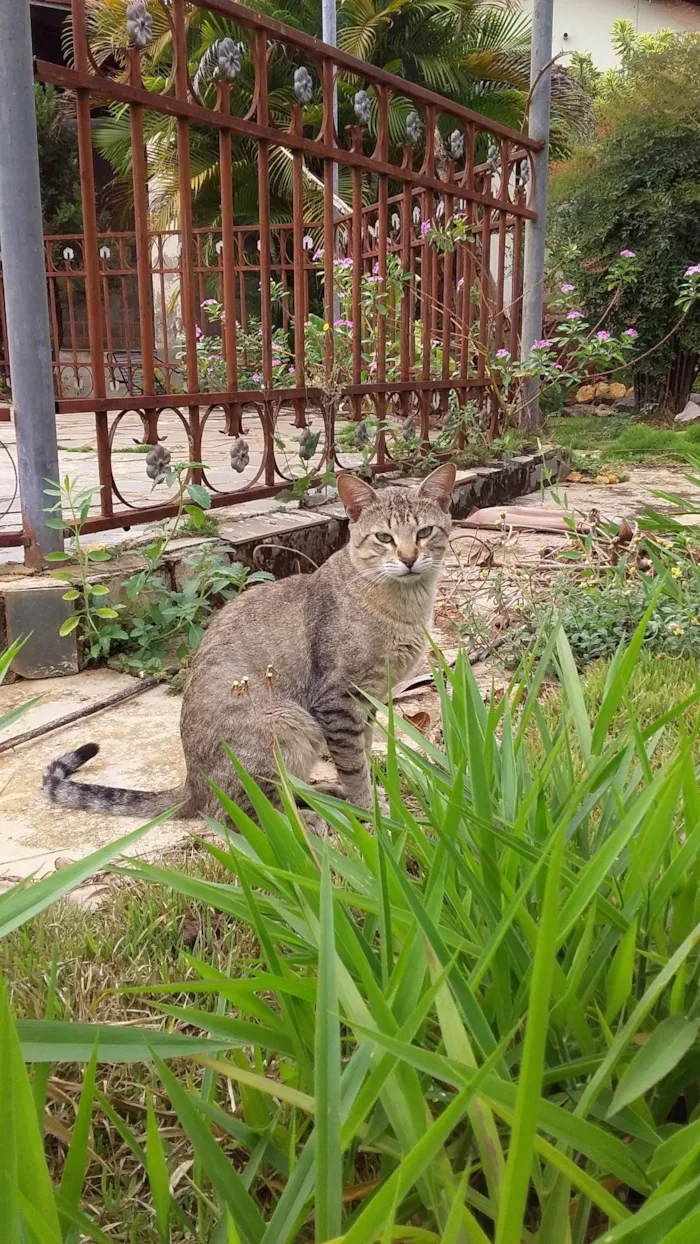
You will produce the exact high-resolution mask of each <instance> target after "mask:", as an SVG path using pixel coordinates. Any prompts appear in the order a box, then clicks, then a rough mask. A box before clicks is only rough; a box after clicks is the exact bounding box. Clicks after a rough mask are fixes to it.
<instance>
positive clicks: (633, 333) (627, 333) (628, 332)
mask: <svg viewBox="0 0 700 1244" xmlns="http://www.w3.org/2000/svg"><path fill="white" fill-rule="evenodd" d="M622 336H623V337H632V338H634V337H638V336H639V333H638V332H637V330H636V328H626V329H625V331H624V333H623V334H622Z"/></svg>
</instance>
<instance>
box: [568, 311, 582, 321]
mask: <svg viewBox="0 0 700 1244" xmlns="http://www.w3.org/2000/svg"><path fill="white" fill-rule="evenodd" d="M566 318H567V320H582V319H583V312H582V311H569V313H568V315H567V317H566Z"/></svg>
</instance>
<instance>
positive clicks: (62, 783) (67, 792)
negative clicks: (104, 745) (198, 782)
mask: <svg viewBox="0 0 700 1244" xmlns="http://www.w3.org/2000/svg"><path fill="white" fill-rule="evenodd" d="M99 750H100V749H99V747H98V746H97V743H84V744H83V746H82V747H78V748H77V749H76V750H75V751H74V752H66V753H65V754H64V755H63V756H59V757H58V759H57V760H53V761H52V762H51V764H50V765H49V767H48V769H47V770H46V773H45V774H44V780H43V783H42V785H43V788H44V790H45V791H46V794H47V795H48V797H49V799H52V800H53V802H54V803H60V804H63V806H64V807H68V808H82V809H83V811H85V812H109V813H112V814H113V815H114V816H147V817H153V816H158V815H159V814H160V813H161V812H167V811H168V809H169V808H174V807H175V806H176V805H178V804H183V803H186V801H187V787H186V786H185V785H183V786H178V787H176V788H175V789H174V790H162V791H148V790H126V789H124V788H123V787H119V786H98V785H96V784H95V785H93V784H88V783H87V782H72V781H71V780H70V779H71V776H72V774H74V773H76V772H77V770H78V769H81V768H82V766H83V765H84V764H86V762H87V761H88V760H92V758H93V756H96V755H97V753H98V752H99ZM184 814H185V809H184V808H180V810H179V815H180V816H182V815H184Z"/></svg>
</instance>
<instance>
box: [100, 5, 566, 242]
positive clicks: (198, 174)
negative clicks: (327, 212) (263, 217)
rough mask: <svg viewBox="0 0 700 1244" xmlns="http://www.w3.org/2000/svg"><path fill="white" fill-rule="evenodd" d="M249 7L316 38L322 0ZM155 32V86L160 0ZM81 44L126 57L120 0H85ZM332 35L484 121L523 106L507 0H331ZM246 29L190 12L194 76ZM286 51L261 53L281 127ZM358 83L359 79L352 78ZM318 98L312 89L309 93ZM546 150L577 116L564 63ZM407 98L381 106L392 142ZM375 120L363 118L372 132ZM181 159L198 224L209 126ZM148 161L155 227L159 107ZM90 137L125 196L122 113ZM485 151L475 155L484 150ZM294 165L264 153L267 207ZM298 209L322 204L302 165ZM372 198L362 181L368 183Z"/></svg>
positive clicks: (173, 196) (170, 166)
mask: <svg viewBox="0 0 700 1244" xmlns="http://www.w3.org/2000/svg"><path fill="white" fill-rule="evenodd" d="M248 7H249V8H251V9H252V10H253V11H255V12H258V13H261V14H265V15H267V16H271V17H275V18H277V19H278V20H281V21H283V22H285V23H286V24H287V25H290V26H293V27H296V28H297V29H299V30H303V31H304V32H305V33H307V34H310V35H313V36H315V37H317V38H318V37H320V35H321V12H320V0H283V3H282V4H281V5H280V4H279V3H277V2H276V0H251V3H250V4H249V6H248ZM151 11H152V16H153V25H154V33H155V36H156V37H155V39H154V42H153V43H152V44H151V45H150V46H149V48H148V49H147V51H146V53H145V54H144V57H143V66H144V81H145V84H146V85H147V86H148V87H149V88H150V89H153V90H157V89H159V87H161V86H162V85H163V84H164V82H165V81H166V80H167V76H168V72H169V69H170V67H171V63H172V49H171V43H170V32H169V26H168V23H167V19H166V16H165V14H164V11H163V9H162V8H161V6H160V4H153V5H152V10H151ZM88 12H89V22H90V41H91V46H92V50H93V54H94V55H95V56H96V58H97V59H98V60H102V61H105V60H108V59H111V60H112V61H116V62H117V64H119V63H120V62H121V63H123V61H124V53H125V49H126V31H125V20H124V12H125V5H124V0H93V3H92V4H91V6H90V8H89V10H88ZM338 26H339V32H338V43H339V45H340V47H341V48H343V50H344V51H347V52H349V53H352V54H353V55H355V56H357V57H359V58H361V59H363V60H366V61H368V62H369V63H371V64H373V65H378V66H380V67H381V68H383V69H386V70H388V71H390V72H392V73H395V74H397V75H399V76H401V77H403V78H405V79H406V80H407V81H409V82H415V83H419V84H421V85H424V86H426V87H428V88H430V89H432V90H435V91H437V92H439V93H441V94H443V95H445V96H446V97H448V98H450V99H453V100H455V101H457V102H459V103H460V104H463V105H465V106H466V107H469V108H472V109H474V110H475V111H478V112H480V113H481V114H482V115H483V116H486V117H488V118H490V119H492V120H494V121H498V122H501V123H502V124H506V125H510V126H512V127H514V128H517V127H518V126H519V125H520V124H521V122H522V119H523V115H524V109H525V106H526V100H527V92H528V78H529V57H530V50H529V48H530V21H529V18H528V17H526V16H525V15H523V14H522V13H521V12H519V11H518V10H516V9H513V8H512V7H510V6H509V5H507V4H506V5H504V6H500V7H496V6H495V5H490V4H488V3H485V2H484V0H340V6H339V11H338ZM226 36H230V37H231V38H233V39H234V40H236V41H239V40H245V33H244V32H243V31H242V30H240V29H239V28H238V27H236V26H235V24H234V23H232V22H230V21H228V20H227V19H226V18H224V17H222V16H221V15H219V14H216V13H212V12H210V11H208V10H204V9H193V10H192V15H191V22H190V27H189V37H188V51H189V56H190V66H191V72H192V76H194V74H195V73H196V70H197V67H198V65H199V63H200V61H201V58H202V56H204V55H205V54H206V52H207V51H208V49H210V48H211V47H212V45H213V44H215V43H216V41H217V40H219V39H222V38H224V37H226ZM291 52H292V49H290V48H286V47H284V46H281V45H277V46H276V47H275V48H274V50H273V52H272V55H271V57H270V62H269V104H270V112H271V115H272V117H273V118H274V120H275V122H276V123H278V124H279V125H280V126H282V127H284V126H285V125H286V124H287V123H288V120H289V109H290V105H291V104H292V102H293V100H294V95H293V88H292V79H293V71H294V68H295V67H296V65H297V64H298V63H300V61H299V60H292V58H291V55H290V53H291ZM359 85H361V84H359ZM253 87H254V81H253V72H252V66H251V64H250V61H249V59H248V58H247V57H244V58H243V64H242V68H241V73H240V75H239V77H238V78H237V79H236V87H235V90H234V91H232V93H231V107H232V109H233V110H234V111H235V112H237V113H239V114H240V115H243V114H244V113H245V112H247V110H248V108H249V107H250V103H251V100H252V93H253ZM357 88H358V83H357V81H355V80H350V79H349V78H347V77H345V78H341V79H340V81H339V86H338V107H339V128H340V132H341V133H342V132H343V128H344V126H345V125H347V124H351V123H353V122H354V121H355V116H354V113H353V98H354V94H355V92H356V90H357ZM319 96H320V92H319ZM203 98H204V99H205V101H206V102H212V101H213V87H207V86H204V87H203ZM553 100H554V106H553V136H552V137H553V143H552V145H553V150H554V153H555V154H557V155H561V154H564V152H565V150H566V147H567V144H568V143H569V142H570V140H571V136H572V132H573V131H574V130H575V129H576V128H577V127H580V126H581V124H582V123H583V122H584V121H585V120H586V119H587V114H588V108H589V106H590V100H589V97H588V96H587V94H586V93H585V91H583V89H582V88H581V87H580V85H578V84H577V83H576V82H575V81H574V80H573V79H572V78H571V77H570V75H569V74H568V73H567V72H566V71H565V70H558V71H556V72H555V76H554V83H553ZM411 109H412V105H411V104H410V103H409V101H408V100H401V99H393V100H392V104H391V109H390V115H389V131H390V141H391V142H392V143H393V144H394V146H395V147H396V148H400V146H401V144H402V143H403V142H404V141H405V122H406V117H407V114H408V113H409V112H410V111H411ZM304 115H305V123H306V124H308V125H309V126H310V127H312V128H313V129H315V130H317V128H318V124H319V122H320V102H319V100H318V96H317V97H316V98H315V99H314V100H313V101H312V103H311V104H310V105H309V106H308V107H307V108H306V110H305V114H304ZM373 120H374V117H371V118H370V123H369V126H368V133H369V137H370V139H371V137H372V130H373V124H372V123H373ZM190 133H191V167H192V190H193V201H194V212H195V219H196V222H197V223H200V224H202V225H213V224H216V223H217V217H218V211H219V162H218V141H217V135H216V133H215V132H213V131H210V130H202V129H198V128H197V127H194V126H193V127H191V130H190ZM146 137H147V140H148V143H149V159H150V165H151V170H152V173H153V178H154V182H155V184H157V186H158V188H159V195H158V202H157V204H156V205H155V206H156V212H155V222H154V223H156V224H160V225H165V224H166V223H167V222H168V221H171V220H172V219H174V218H175V216H176V214H177V212H176V200H177V167H176V162H175V161H174V160H173V150H174V144H175V127H174V122H173V121H172V120H171V119H169V118H167V117H165V116H162V115H159V114H157V113H151V114H148V115H147V118H146ZM95 142H96V145H97V147H98V149H99V150H100V152H101V154H102V155H104V156H105V157H106V158H107V160H108V161H109V162H110V163H111V165H112V167H113V168H114V170H115V175H116V182H117V185H121V187H122V193H124V194H125V195H126V198H127V200H128V197H129V185H130V176H131V146H130V139H129V127H128V115H127V110H126V109H125V108H124V107H122V106H119V105H113V106H112V107H111V109H110V112H109V115H108V116H105V117H103V118H102V120H101V121H100V122H99V124H98V125H97V127H96V131H95ZM483 154H484V155H485V152H484V153H483ZM234 161H235V167H234V178H235V186H236V216H237V218H238V219H239V220H240V221H241V222H242V223H249V222H250V223H253V222H255V221H256V220H257V180H256V167H255V144H253V143H249V142H247V141H246V140H245V139H238V138H236V139H235V141H234ZM291 180H292V167H291V161H290V159H289V154H288V153H287V152H285V151H284V150H282V149H280V148H277V149H274V150H273V152H272V153H271V215H272V218H273V220H275V219H276V220H284V219H289V214H290V209H289V204H290V200H291ZM305 193H306V200H307V201H306V204H305V210H306V211H307V212H308V214H309V218H310V219H314V218H318V217H319V216H320V214H321V209H322V188H321V186H320V183H319V182H318V181H317V180H316V179H315V178H314V170H313V169H308V170H307V178H306V184H305ZM368 193H369V194H370V196H371V187H369V186H368ZM340 194H341V197H343V198H344V199H346V200H348V199H349V195H350V186H349V173H347V172H346V171H345V170H343V169H342V168H341V170H340Z"/></svg>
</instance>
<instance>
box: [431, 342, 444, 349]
mask: <svg viewBox="0 0 700 1244" xmlns="http://www.w3.org/2000/svg"><path fill="white" fill-rule="evenodd" d="M430 344H431V346H436V347H437V349H438V350H439V349H440V346H441V345H442V342H441V341H431V343H430Z"/></svg>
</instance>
